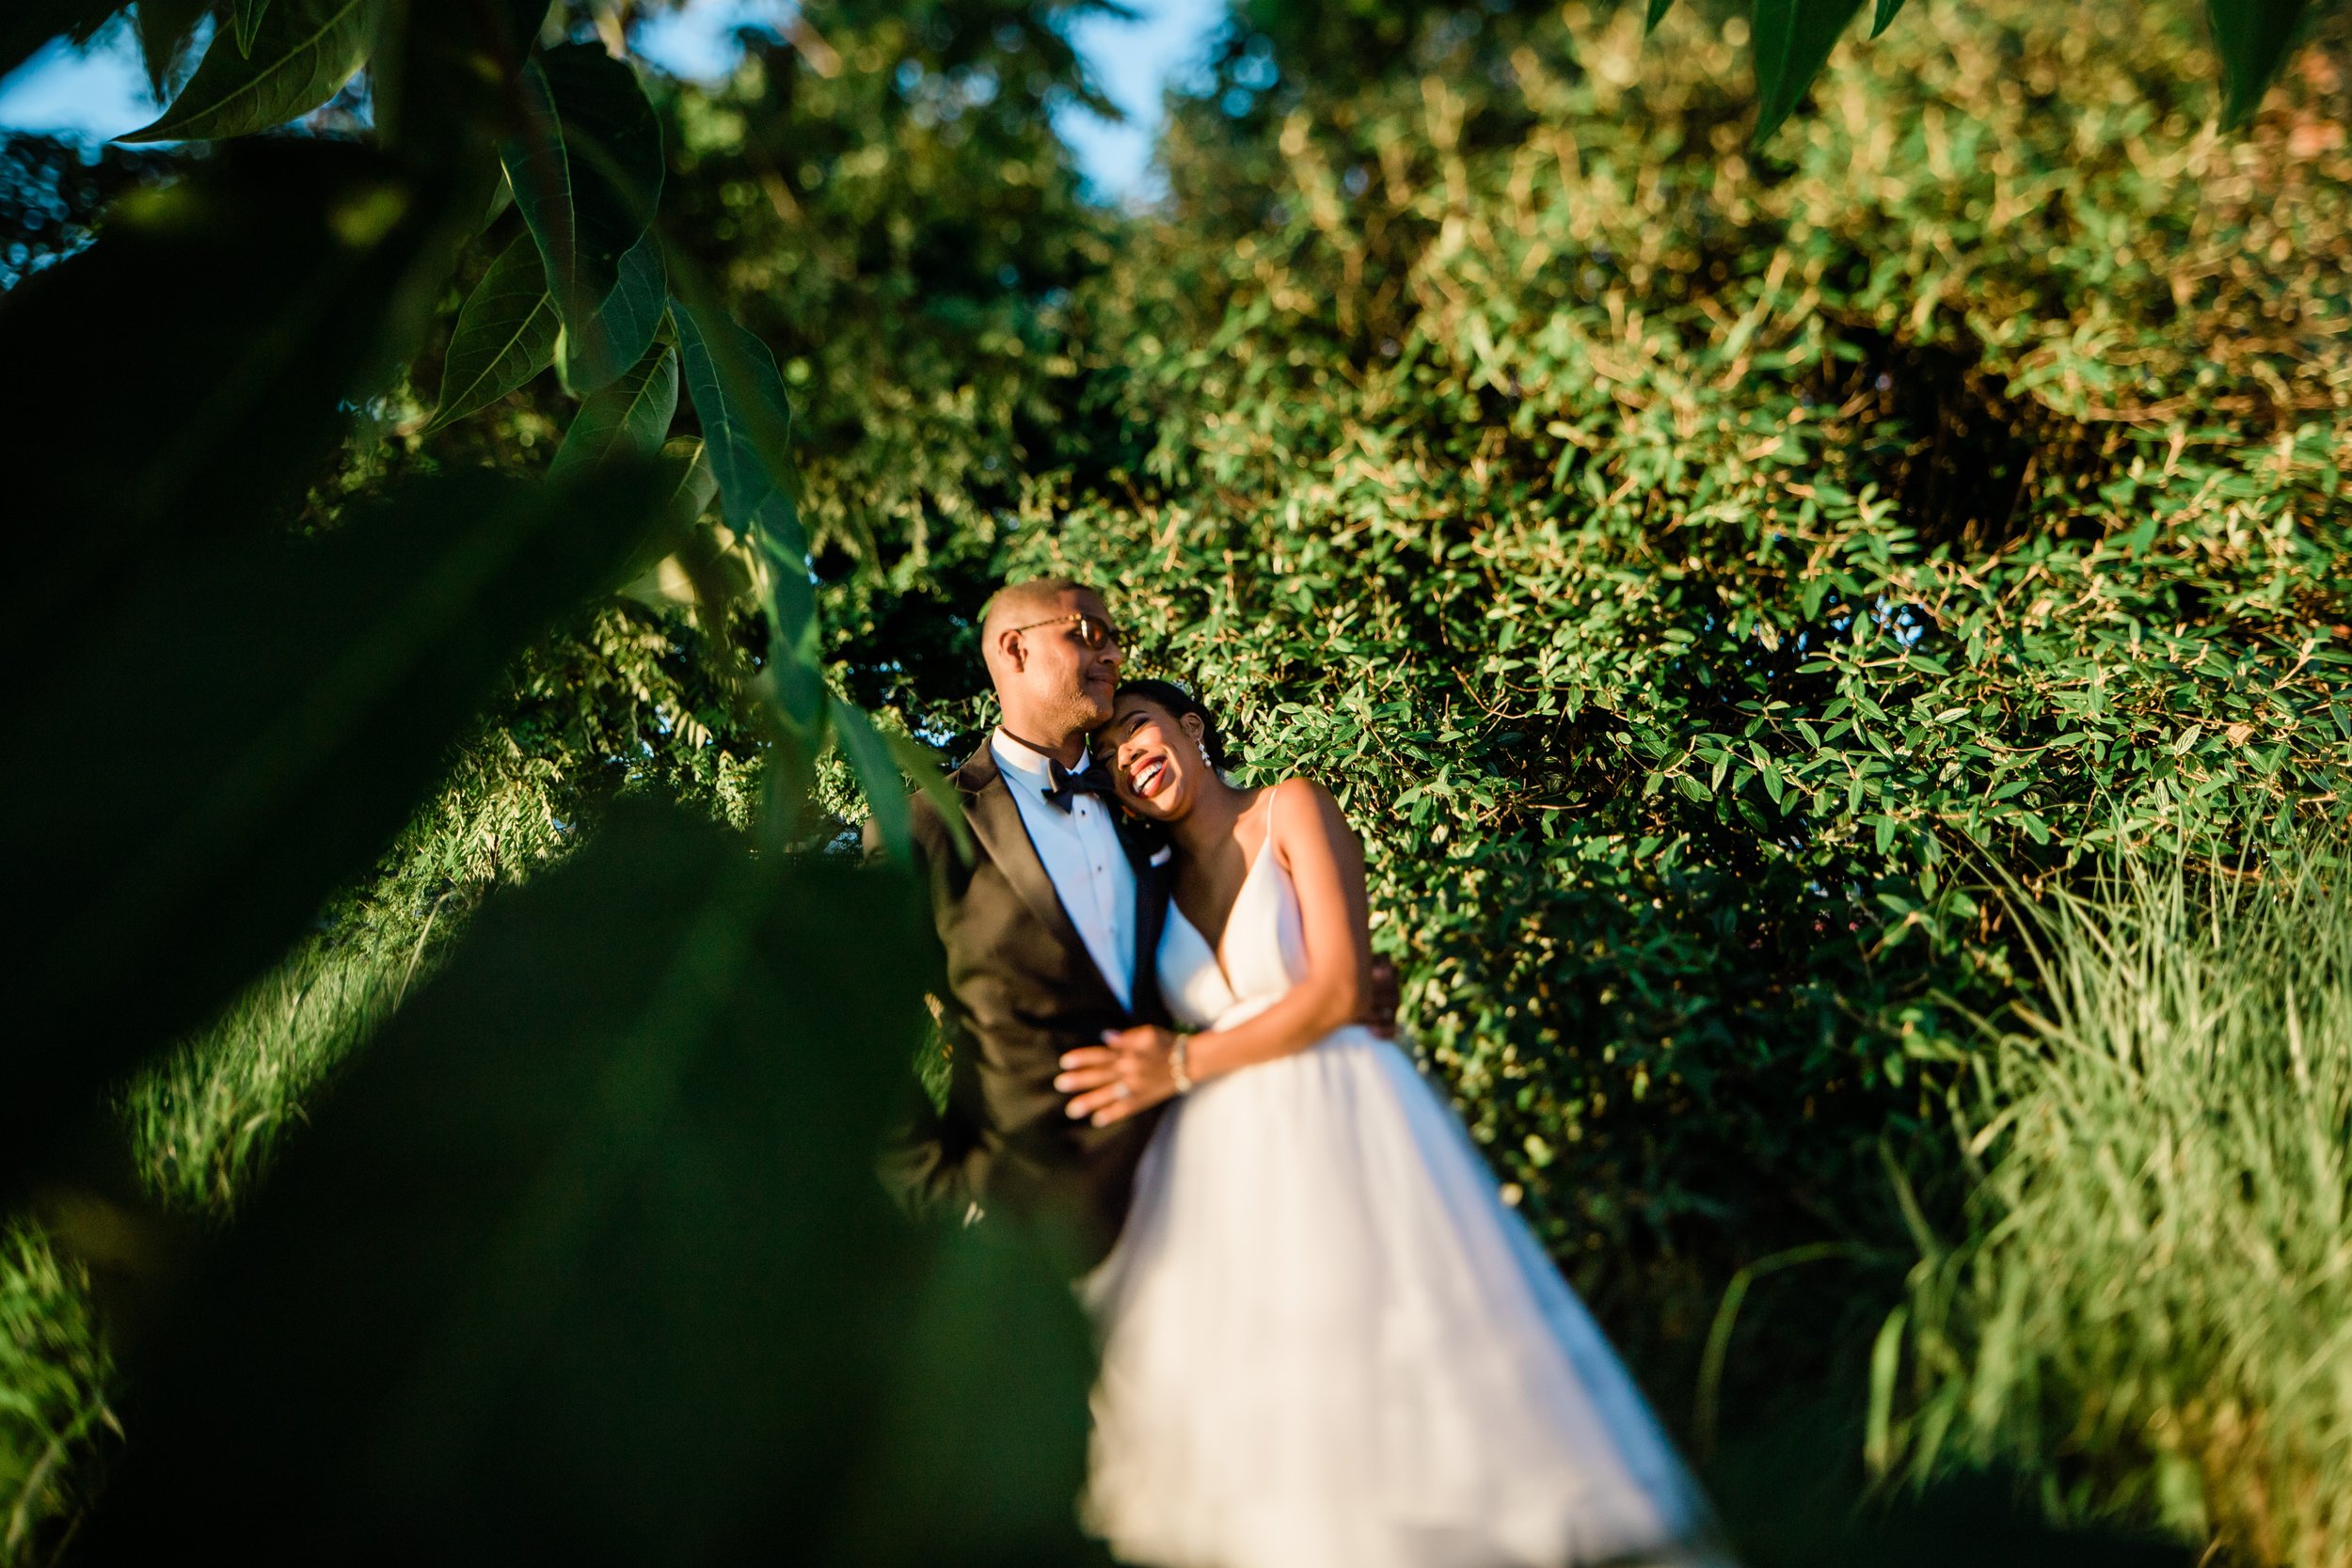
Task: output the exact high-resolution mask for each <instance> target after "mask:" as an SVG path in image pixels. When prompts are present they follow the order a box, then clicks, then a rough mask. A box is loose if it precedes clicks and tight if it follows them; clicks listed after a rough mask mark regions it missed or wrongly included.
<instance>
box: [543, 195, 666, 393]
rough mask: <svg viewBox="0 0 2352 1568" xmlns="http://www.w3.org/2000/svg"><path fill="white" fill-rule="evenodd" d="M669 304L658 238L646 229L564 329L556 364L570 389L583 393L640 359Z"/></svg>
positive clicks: (593, 388)
mask: <svg viewBox="0 0 2352 1568" xmlns="http://www.w3.org/2000/svg"><path fill="white" fill-rule="evenodd" d="M543 276H544V275H543ZM669 308H670V280H669V277H668V275H667V274H666V273H665V272H664V271H663V269H662V265H661V242H660V240H659V239H657V238H655V236H654V235H653V234H652V233H650V232H648V233H646V234H644V235H643V236H641V237H640V238H639V239H638V241H637V243H636V244H635V245H631V246H629V248H628V253H627V254H626V255H624V256H622V258H621V275H620V277H619V278H617V279H616V280H615V281H614V282H613V285H612V293H608V294H606V295H605V296H604V301H603V303H602V304H600V305H598V306H597V307H596V309H595V310H593V311H591V312H590V313H589V315H588V318H587V319H586V320H585V321H581V322H578V323H575V324H572V325H566V326H565V327H564V339H563V342H562V344H561V347H560V353H561V356H562V363H561V364H560V365H559V367H558V369H559V371H560V372H561V373H562V375H563V377H564V386H565V387H566V388H569V389H570V391H571V394H572V395H573V396H574V397H585V396H587V395H588V394H589V393H591V392H593V391H595V390H596V388H599V387H601V386H603V385H604V384H605V383H606V382H608V381H611V380H612V378H613V377H614V376H616V375H619V374H620V373H621V372H624V371H626V370H628V368H629V367H630V366H631V365H634V364H636V363H637V361H638V360H640V359H642V358H644V355H645V346H646V345H647V344H649V343H651V342H652V341H653V335H654V333H655V332H656V331H658V330H660V326H661V315H662V312H663V311H665V310H667V309H669Z"/></svg>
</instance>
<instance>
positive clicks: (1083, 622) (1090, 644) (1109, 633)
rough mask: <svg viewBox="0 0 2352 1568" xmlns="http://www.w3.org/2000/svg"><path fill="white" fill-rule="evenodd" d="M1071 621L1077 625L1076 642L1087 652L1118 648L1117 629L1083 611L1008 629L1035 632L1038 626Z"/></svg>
mask: <svg viewBox="0 0 2352 1568" xmlns="http://www.w3.org/2000/svg"><path fill="white" fill-rule="evenodd" d="M1073 621H1075V622H1076V623H1078V641H1080V642H1081V643H1083V644H1084V645H1085V646H1086V647H1087V648H1089V650H1091V651H1093V652H1096V653H1100V652H1101V651H1102V650H1104V648H1116V647H1118V646H1119V628H1118V627H1117V626H1112V625H1111V624H1110V623H1109V622H1108V621H1105V620H1104V619H1103V618H1102V617H1101V616H1099V615H1089V614H1088V613H1087V612H1086V611H1085V610H1079V611H1077V612H1076V613H1074V614H1071V615H1057V616H1054V617H1053V618H1051V619H1050V620H1044V621H1032V622H1030V623H1029V624H1028V625H1027V626H1013V627H1010V628H1009V630H1012V631H1035V630H1037V628H1038V627H1040V626H1068V625H1070V623H1071V622H1073Z"/></svg>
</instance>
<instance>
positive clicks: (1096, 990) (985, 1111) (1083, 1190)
mask: <svg viewBox="0 0 2352 1568" xmlns="http://www.w3.org/2000/svg"><path fill="white" fill-rule="evenodd" d="M980 645H981V650H982V653H983V655H984V657H986V659H987V661H988V673H989V679H990V680H991V681H992V682H993V684H994V686H995V688H996V700H997V703H998V705H999V706H1000V708H1001V710H1002V721H1001V722H1000V723H999V724H998V725H997V727H996V730H995V733H994V734H993V735H992V736H989V738H988V741H987V743H986V744H984V745H983V746H981V747H980V749H979V750H978V751H977V752H974V753H973V754H972V756H971V758H970V760H968V761H967V762H965V763H964V765H963V766H962V767H961V768H958V769H957V770H956V772H955V774H954V775H953V782H954V784H955V789H956V796H957V800H958V801H959V803H960V804H961V807H962V811H963V818H964V822H965V824H966V826H968V827H969V828H970V830H971V837H972V841H973V850H974V857H973V860H972V862H971V863H969V864H966V863H964V862H963V861H962V860H961V857H960V856H959V855H958V854H957V852H956V847H955V844H954V842H953V836H952V834H951V832H950V831H949V829H948V827H947V825H946V822H945V821H943V820H942V819H941V817H940V816H939V814H938V812H937V811H936V810H934V809H933V808H932V806H931V804H930V801H928V800H925V799H924V798H923V797H921V796H917V797H915V798H914V801H913V802H912V806H913V814H914V834H913V836H914V869H915V874H916V876H917V877H918V878H919V879H921V881H922V883H923V885H924V888H925V891H926V892H927V893H928V894H929V895H930V910H931V918H932V925H933V927H934V928H935V930H936V932H937V935H938V940H939V948H938V951H937V953H936V954H935V955H934V958H935V959H936V960H937V961H938V965H939V973H940V974H942V976H943V978H942V979H941V980H940V981H939V982H938V987H939V991H940V994H939V995H938V997H937V1000H938V1002H939V1004H940V1009H941V1024H942V1029H943V1033H944V1034H945V1036H946V1044H947V1051H948V1067H949V1078H948V1086H947V1103H946V1108H945V1109H944V1110H939V1109H934V1108H933V1106H932V1105H931V1104H930V1101H928V1100H926V1101H924V1102H923V1103H922V1105H921V1107H920V1108H919V1110H918V1111H917V1113H916V1115H915V1117H914V1119H913V1121H912V1122H911V1124H910V1125H909V1126H907V1127H906V1128H905V1129H903V1130H902V1131H901V1132H900V1133H899V1134H898V1136H897V1137H896V1138H895V1139H894V1140H893V1144H892V1147H891V1148H890V1149H889V1151H888V1152H887V1154H886V1156H885V1160H884V1175H885V1179H886V1180H889V1181H890V1183H891V1185H892V1186H893V1187H894V1188H896V1189H897V1190H898V1192H899V1194H900V1195H901V1196H902V1197H903V1199H904V1200H905V1201H906V1202H907V1203H908V1205H909V1206H910V1207H911V1208H913V1209H914V1210H915V1211H916V1212H921V1213H941V1212H944V1213H947V1214H950V1215H959V1216H968V1215H971V1214H974V1213H977V1212H979V1211H980V1210H981V1209H983V1208H985V1209H989V1210H998V1209H1002V1210H1005V1211H1008V1212H1013V1213H1018V1214H1022V1215H1024V1216H1025V1217H1028V1218H1031V1219H1034V1220H1039V1221H1042V1222H1044V1223H1046V1224H1048V1225H1051V1226H1054V1227H1058V1228H1061V1229H1063V1230H1064V1231H1065V1232H1066V1233H1067V1235H1068V1236H1069V1237H1070V1238H1071V1239H1072V1240H1073V1242H1074V1243H1075V1244H1076V1247H1077V1249H1078V1256H1077V1257H1076V1258H1075V1259H1073V1261H1074V1262H1075V1263H1076V1264H1077V1265H1078V1266H1079V1267H1081V1268H1090V1267H1092V1266H1093V1265H1094V1264H1095V1263H1096V1262H1098V1261H1100V1260H1101V1259H1102V1258H1103V1257H1104V1255H1105V1254H1106V1253H1108V1252H1109V1250H1110V1247H1111V1243H1113V1242H1115V1241H1116V1240H1118V1237H1119V1228H1120V1224H1121V1223H1122V1222H1123V1221H1124V1219H1125V1218H1126V1213H1127V1199H1128V1196H1129V1193H1130V1190H1131V1189H1132V1187H1133V1184H1134V1180H1135V1171H1136V1161H1137V1160H1138V1159H1140V1158H1141V1157H1142V1153H1143V1148H1144V1145H1145V1144H1146V1143H1147V1142H1149V1141H1150V1138H1151V1135H1152V1128H1153V1127H1154V1126H1155V1125H1156V1124H1157V1121H1158V1115H1157V1108H1154V1110H1153V1111H1152V1112H1148V1113H1146V1114H1144V1115H1142V1116H1137V1117H1128V1118H1126V1119H1124V1120H1121V1121H1117V1122H1114V1123H1112V1124H1111V1125H1109V1126H1107V1127H1095V1126H1093V1125H1091V1124H1090V1123H1089V1122H1087V1121H1083V1120H1073V1119H1072V1118H1071V1117H1069V1116H1068V1115H1067V1114H1065V1106H1066V1104H1067V1102H1068V1097H1067V1096H1066V1095H1064V1094H1063V1093H1061V1092H1060V1091H1059V1090H1057V1089H1056V1088H1055V1087H1054V1076H1055V1074H1056V1072H1057V1070H1058V1066H1057V1064H1058V1062H1059V1059H1060V1057H1061V1055H1062V1053H1064V1052H1066V1051H1069V1050H1071V1049H1073V1047H1078V1046H1090V1045H1096V1044H1099V1043H1101V1040H1102V1037H1103V1035H1104V1032H1105V1031H1107V1030H1114V1029H1125V1028H1129V1027H1132V1026H1133V1025H1136V1024H1138V1023H1159V1024H1166V1023H1168V1022H1169V1021H1168V1014H1167V1011H1166V1009H1165V1008H1164V1007H1163V1006H1161V1002H1160V996H1159V988H1158V986H1157V984H1156V981H1155V978H1154V974H1153V966H1152V955H1153V954H1154V953H1155V952H1156V951H1157V950H1158V947H1159V941H1160V930H1161V927H1162V925H1163V923H1164V922H1165V920H1166V918H1167V914H1168V877H1167V872H1166V863H1167V859H1168V855H1167V851H1166V850H1161V851H1159V852H1158V854H1157V855H1156V857H1155V856H1154V855H1152V853H1150V852H1147V851H1145V850H1143V849H1142V848H1140V847H1138V846H1137V845H1136V843H1135V841H1133V840H1132V839H1131V838H1129V837H1128V836H1127V835H1126V834H1125V833H1124V832H1122V829H1121V826H1120V814H1119V812H1118V810H1117V809H1116V808H1115V807H1114V806H1113V804H1112V803H1111V794H1110V781H1109V777H1108V772H1109V770H1108V768H1103V767H1098V766H1096V765H1095V764H1094V762H1093V761H1092V759H1091V757H1090V756H1089V753H1088V750H1087V741H1088V738H1089V736H1090V735H1091V734H1092V733H1093V732H1094V731H1095V730H1097V729H1099V728H1101V727H1102V726H1103V725H1104V724H1105V723H1107V722H1109V721H1110V717H1111V699H1112V697H1113V695H1114V694H1115V693H1116V692H1117V690H1118V687H1119V670H1120V663H1121V662H1122V661H1123V659H1124V657H1125V655H1124V651H1123V649H1122V648H1121V646H1120V636H1119V629H1118V627H1117V626H1114V625H1113V624H1112V622H1111V618H1110V611H1109V610H1108V609H1107V608H1106V607H1105V606H1104V603H1103V599H1102V596H1101V595H1100V594H1096V593H1095V592H1094V591H1093V590H1092V589H1090V588H1088V587H1085V586H1083V585H1081V584H1079V583H1075V582H1072V581H1069V580H1067V579H1065V578H1033V579H1031V580H1028V581H1025V582H1014V583H1009V584H1008V585H1007V586H1006V587H1005V588H1004V589H1002V590H1001V591H999V592H998V593H997V594H995V596H994V597H993V598H991V599H990V600H989V601H988V606H987V608H986V609H985V610H983V611H982V612H981V619H980ZM866 838H867V843H868V846H869V847H871V846H872V844H873V841H874V834H873V829H872V825H871V824H870V823H869V824H868V825H867V830H866ZM1155 862H1156V863H1155Z"/></svg>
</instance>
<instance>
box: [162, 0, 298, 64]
mask: <svg viewBox="0 0 2352 1568" xmlns="http://www.w3.org/2000/svg"><path fill="white" fill-rule="evenodd" d="M141 4H145V0H141ZM268 10H269V0H237V48H238V49H239V50H240V51H242V52H243V53H245V54H246V55H251V54H252V53H253V41H254V40H256V39H257V38H259V37H261V33H262V17H263V16H264V15H265V14H266V13H267V12H268Z"/></svg>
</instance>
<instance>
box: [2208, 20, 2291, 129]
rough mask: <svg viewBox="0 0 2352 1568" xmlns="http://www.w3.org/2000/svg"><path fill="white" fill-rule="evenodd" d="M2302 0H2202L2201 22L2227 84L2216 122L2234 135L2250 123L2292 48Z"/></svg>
mask: <svg viewBox="0 0 2352 1568" xmlns="http://www.w3.org/2000/svg"><path fill="white" fill-rule="evenodd" d="M2306 5H2307V0H2206V4H2205V18H2206V21H2207V22H2208V23H2209V24H2211V26H2212V28H2213V41H2214V47H2215V48H2216V49H2217V50H2218V51H2219V52H2220V55H2221V74H2222V78H2223V81H2224V82H2225V84H2226V85H2227V92H2226V94H2225V98H2224V102H2223V105H2222V110H2221V123H2222V124H2223V125H2224V126H2225V127H2227V128H2228V129H2231V130H2235V129H2237V128H2238V127H2239V126H2242V125H2244V124H2245V123H2246V122H2247V121H2248V120H2249V119H2253V118H2254V111H2255V110H2257V109H2259V108H2261V107H2262V102H2263V95H2264V94H2265V93H2266V92H2268V91H2269V90H2270V84H2271V81H2272V80H2273V79H2274V78H2275V77H2277V75H2278V74H2279V68H2280V66H2282V65H2284V64H2285V63H2286V58H2287V55H2288V52H2289V51H2290V50H2292V49H2293V48H2294V46H2295V38H2296V27H2297V25H2298V24H2300V23H2301V22H2302V20H2303V12H2304V10H2305V8H2306Z"/></svg>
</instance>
